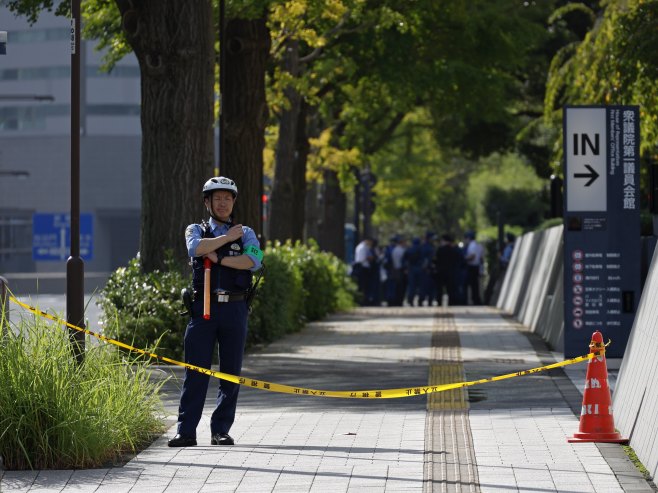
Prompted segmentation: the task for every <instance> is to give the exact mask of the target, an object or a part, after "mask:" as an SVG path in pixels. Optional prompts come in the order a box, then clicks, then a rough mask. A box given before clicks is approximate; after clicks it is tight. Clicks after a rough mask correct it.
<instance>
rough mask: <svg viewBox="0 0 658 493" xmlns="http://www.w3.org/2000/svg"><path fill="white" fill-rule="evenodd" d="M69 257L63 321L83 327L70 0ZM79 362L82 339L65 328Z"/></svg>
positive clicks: (76, 49)
mask: <svg viewBox="0 0 658 493" xmlns="http://www.w3.org/2000/svg"><path fill="white" fill-rule="evenodd" d="M71 17H72V18H71V256H70V257H69V258H68V260H67V261H66V320H67V322H68V323H70V324H72V325H75V326H78V327H82V328H84V262H83V260H82V259H81V258H80V0H71ZM69 339H70V340H71V345H72V350H73V354H74V356H75V358H76V359H77V360H78V362H79V363H81V362H82V360H83V357H84V347H85V336H84V333H82V332H80V331H77V330H75V329H69Z"/></svg>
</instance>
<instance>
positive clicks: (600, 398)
mask: <svg viewBox="0 0 658 493" xmlns="http://www.w3.org/2000/svg"><path fill="white" fill-rule="evenodd" d="M589 348H590V353H596V355H595V356H594V357H593V358H592V359H590V360H589V362H588V365H587V376H586V380H585V392H584V393H583V407H582V410H581V412H580V426H579V428H578V433H575V434H574V436H573V438H569V442H611V443H628V439H627V438H622V437H621V435H620V434H619V433H618V432H616V431H615V423H614V419H613V418H612V399H611V398H610V387H608V368H607V365H606V362H605V345H604V344H603V335H602V334H601V333H600V332H599V331H598V330H597V331H596V332H594V333H593V334H592V342H590V344H589Z"/></svg>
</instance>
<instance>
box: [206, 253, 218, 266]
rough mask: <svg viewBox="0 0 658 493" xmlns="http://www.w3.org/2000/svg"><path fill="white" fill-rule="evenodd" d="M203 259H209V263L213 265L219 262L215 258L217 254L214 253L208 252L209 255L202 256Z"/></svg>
mask: <svg viewBox="0 0 658 493" xmlns="http://www.w3.org/2000/svg"><path fill="white" fill-rule="evenodd" d="M204 257H207V258H209V259H210V261H211V262H212V263H213V264H216V263H217V261H218V260H219V257H218V256H217V253H216V252H210V253H208V254H206V255H204Z"/></svg>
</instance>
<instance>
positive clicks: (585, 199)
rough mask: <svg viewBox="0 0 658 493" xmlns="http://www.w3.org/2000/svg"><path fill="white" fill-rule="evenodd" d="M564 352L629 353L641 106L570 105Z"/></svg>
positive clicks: (635, 285)
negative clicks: (599, 339) (597, 341)
mask: <svg viewBox="0 0 658 493" xmlns="http://www.w3.org/2000/svg"><path fill="white" fill-rule="evenodd" d="M563 129H564V135H563V138H564V157H565V159H564V166H565V167H564V177H565V180H564V183H565V188H566V190H565V192H566V193H565V213H564V231H565V235H564V324H565V325H564V326H565V328H564V353H565V357H573V356H577V355H580V354H584V353H586V352H587V350H588V344H589V341H590V338H591V335H592V332H594V331H595V330H600V331H601V332H602V333H603V335H604V337H605V338H606V339H611V340H612V341H613V344H612V345H611V346H610V347H609V348H608V356H610V357H621V356H623V354H624V349H625V347H626V342H627V341H628V336H629V334H630V330H631V327H632V326H633V320H634V318H635V311H636V309H637V306H638V302H639V298H640V260H639V259H640V209H639V205H640V204H639V184H640V170H639V109H638V107H636V106H606V107H567V108H565V109H564V126H563Z"/></svg>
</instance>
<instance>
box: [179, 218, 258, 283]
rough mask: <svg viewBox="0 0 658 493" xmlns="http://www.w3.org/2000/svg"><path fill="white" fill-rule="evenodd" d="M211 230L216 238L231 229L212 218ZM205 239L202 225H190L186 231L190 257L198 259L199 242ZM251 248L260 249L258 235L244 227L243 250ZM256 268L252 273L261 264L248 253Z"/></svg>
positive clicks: (253, 269) (255, 269)
mask: <svg viewBox="0 0 658 493" xmlns="http://www.w3.org/2000/svg"><path fill="white" fill-rule="evenodd" d="M209 223H210V228H211V231H212V234H213V235H214V236H215V238H216V237H218V236H222V235H225V234H226V233H227V232H228V230H229V228H230V227H231V226H230V225H228V224H224V223H218V222H217V221H215V220H214V219H213V218H212V217H211V218H210V221H209ZM202 239H203V227H202V226H201V225H200V224H190V225H189V226H188V227H187V228H186V229H185V243H186V244H187V253H188V255H189V256H190V257H196V255H195V253H196V248H197V246H199V242H200V241H201V240H202ZM249 246H254V247H256V248H258V249H260V242H259V241H258V238H256V233H255V232H254V230H253V229H251V228H250V227H249V226H242V249H243V250H245V249H246V248H247V247H249ZM245 255H247V257H249V258H250V259H251V260H252V262H253V263H254V266H253V267H252V268H251V269H250V270H251V271H252V272H253V271H257V270H258V269H260V266H261V262H260V260H258V257H256V256H255V255H253V254H251V253H246V254H245Z"/></svg>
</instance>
